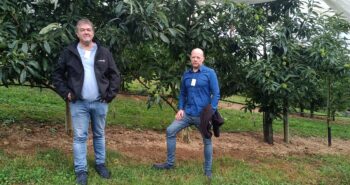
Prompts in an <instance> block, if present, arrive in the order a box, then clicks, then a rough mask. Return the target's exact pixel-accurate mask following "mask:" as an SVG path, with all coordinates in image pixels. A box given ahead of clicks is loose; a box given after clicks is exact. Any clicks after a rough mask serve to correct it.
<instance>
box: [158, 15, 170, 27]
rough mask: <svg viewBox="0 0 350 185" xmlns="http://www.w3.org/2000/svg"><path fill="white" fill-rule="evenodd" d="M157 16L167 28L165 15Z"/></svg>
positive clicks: (167, 23)
mask: <svg viewBox="0 0 350 185" xmlns="http://www.w3.org/2000/svg"><path fill="white" fill-rule="evenodd" d="M157 16H158V18H159V19H160V20H161V22H162V23H163V24H164V25H165V26H166V27H169V21H168V18H167V17H166V15H165V14H164V13H163V12H158V13H157Z"/></svg>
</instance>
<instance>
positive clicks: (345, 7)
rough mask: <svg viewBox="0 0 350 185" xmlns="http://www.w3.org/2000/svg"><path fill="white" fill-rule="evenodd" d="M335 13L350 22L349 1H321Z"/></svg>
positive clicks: (246, 0) (249, 0)
mask: <svg viewBox="0 0 350 185" xmlns="http://www.w3.org/2000/svg"><path fill="white" fill-rule="evenodd" d="M270 1H275V0H236V2H240V3H248V4H257V3H266V2H270ZM323 1H324V2H325V3H327V5H328V6H329V7H331V8H332V9H333V10H334V11H335V12H337V13H341V14H342V15H343V16H344V17H345V18H346V19H347V20H348V21H349V22H350V0H323Z"/></svg>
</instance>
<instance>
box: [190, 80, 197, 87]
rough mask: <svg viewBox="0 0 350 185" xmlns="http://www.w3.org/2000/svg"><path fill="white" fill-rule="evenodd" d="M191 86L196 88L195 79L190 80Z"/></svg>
mask: <svg viewBox="0 0 350 185" xmlns="http://www.w3.org/2000/svg"><path fill="white" fill-rule="evenodd" d="M191 86H193V87H194V86H196V79H192V81H191Z"/></svg>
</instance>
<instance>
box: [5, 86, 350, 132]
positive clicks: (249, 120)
mask: <svg viewBox="0 0 350 185" xmlns="http://www.w3.org/2000/svg"><path fill="white" fill-rule="evenodd" d="M0 92H1V94H0V121H1V122H2V123H6V124H10V123H14V122H21V121H28V120H30V121H35V122H39V123H45V124H64V120H65V104H64V102H63V100H62V99H61V98H60V97H59V96H58V95H57V94H55V93H54V92H52V91H50V90H47V89H43V90H40V89H35V88H24V87H11V88H4V87H0ZM220 112H221V114H222V115H223V116H224V118H225V124H224V125H223V126H222V130H223V131H226V132H242V131H249V132H261V131H262V114H261V113H249V112H248V113H245V112H244V111H240V110H229V109H222V110H220ZM173 119H174V111H173V110H172V109H171V108H170V107H168V106H167V105H165V104H164V106H163V108H160V107H159V106H153V107H151V108H150V109H147V106H146V102H145V100H142V99H135V98H130V97H128V96H118V97H117V99H115V100H114V101H113V102H112V103H111V104H110V106H109V113H108V117H107V122H108V124H110V125H119V126H123V127H127V128H132V129H154V130H164V129H165V128H166V127H167V126H168V125H169V124H170V123H171V121H172V120H173ZM336 120H337V121H336V122H332V124H331V126H332V136H333V137H334V138H341V139H350V134H349V132H348V130H350V124H349V123H350V118H337V119H336ZM289 122H290V134H291V135H292V136H293V135H297V136H302V137H311V136H312V137H326V136H327V126H326V122H325V120H318V119H309V118H301V117H291V118H290V119H289ZM273 128H274V131H275V133H280V134H282V133H283V125H282V122H281V120H275V121H274V125H273Z"/></svg>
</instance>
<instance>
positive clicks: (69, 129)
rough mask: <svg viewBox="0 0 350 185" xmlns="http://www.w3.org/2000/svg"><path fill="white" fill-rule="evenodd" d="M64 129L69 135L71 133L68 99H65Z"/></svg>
mask: <svg viewBox="0 0 350 185" xmlns="http://www.w3.org/2000/svg"><path fill="white" fill-rule="evenodd" d="M65 129H66V133H67V134H68V135H69V136H71V135H72V117H71V114H70V107H69V101H68V100H66V120H65Z"/></svg>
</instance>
